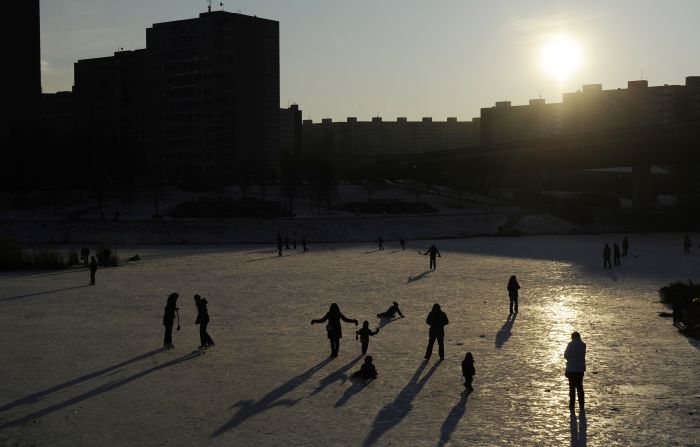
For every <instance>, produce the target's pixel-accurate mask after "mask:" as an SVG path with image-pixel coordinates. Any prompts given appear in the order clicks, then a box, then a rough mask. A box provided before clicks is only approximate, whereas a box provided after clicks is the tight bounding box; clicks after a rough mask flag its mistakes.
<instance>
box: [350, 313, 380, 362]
mask: <svg viewBox="0 0 700 447" xmlns="http://www.w3.org/2000/svg"><path fill="white" fill-rule="evenodd" d="M378 333H379V329H377V330H376V331H374V332H372V329H370V328H369V321H365V322H364V323H362V329H360V330H359V331H355V339H358V338H359V339H360V343H361V344H362V354H363V355H364V354H367V347H369V337H372V336H375V335H377V334H378Z"/></svg>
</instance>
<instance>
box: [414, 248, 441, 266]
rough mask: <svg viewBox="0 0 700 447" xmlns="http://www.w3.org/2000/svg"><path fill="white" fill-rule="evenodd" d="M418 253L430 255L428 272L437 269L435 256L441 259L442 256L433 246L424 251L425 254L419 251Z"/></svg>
mask: <svg viewBox="0 0 700 447" xmlns="http://www.w3.org/2000/svg"><path fill="white" fill-rule="evenodd" d="M418 253H420V254H422V255H424V256H425V255H430V267H429V268H430V270H435V269H437V258H436V256H439V257H441V258H442V255H441V254H440V251H439V250H438V249H437V247H436V246H435V244H433V245H431V246H430V247H428V249H427V250H426V251H425V253H421V252H420V250H418Z"/></svg>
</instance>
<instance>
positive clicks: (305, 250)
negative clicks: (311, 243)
mask: <svg viewBox="0 0 700 447" xmlns="http://www.w3.org/2000/svg"><path fill="white" fill-rule="evenodd" d="M301 246H302V248H303V249H304V251H303V252H302V253H306V252H307V251H309V247H307V246H306V235H305V234H303V235H302V236H301Z"/></svg>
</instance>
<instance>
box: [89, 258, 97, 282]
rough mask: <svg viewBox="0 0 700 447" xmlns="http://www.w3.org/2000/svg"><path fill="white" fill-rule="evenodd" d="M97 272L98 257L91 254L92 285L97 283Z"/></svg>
mask: <svg viewBox="0 0 700 447" xmlns="http://www.w3.org/2000/svg"><path fill="white" fill-rule="evenodd" d="M95 273H97V259H95V257H94V256H90V285H91V286H94V285H95Z"/></svg>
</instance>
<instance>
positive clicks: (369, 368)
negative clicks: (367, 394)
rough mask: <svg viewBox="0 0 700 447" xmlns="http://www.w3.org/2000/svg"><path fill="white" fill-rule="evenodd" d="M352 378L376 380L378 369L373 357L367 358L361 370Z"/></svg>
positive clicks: (353, 374)
mask: <svg viewBox="0 0 700 447" xmlns="http://www.w3.org/2000/svg"><path fill="white" fill-rule="evenodd" d="M352 377H358V378H360V379H362V380H374V379H376V378H377V369H376V368H375V367H374V364H373V363H372V356H371V355H368V356H367V357H365V362H364V363H363V364H362V366H361V367H360V370H359V371H355V372H354V373H352Z"/></svg>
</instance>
